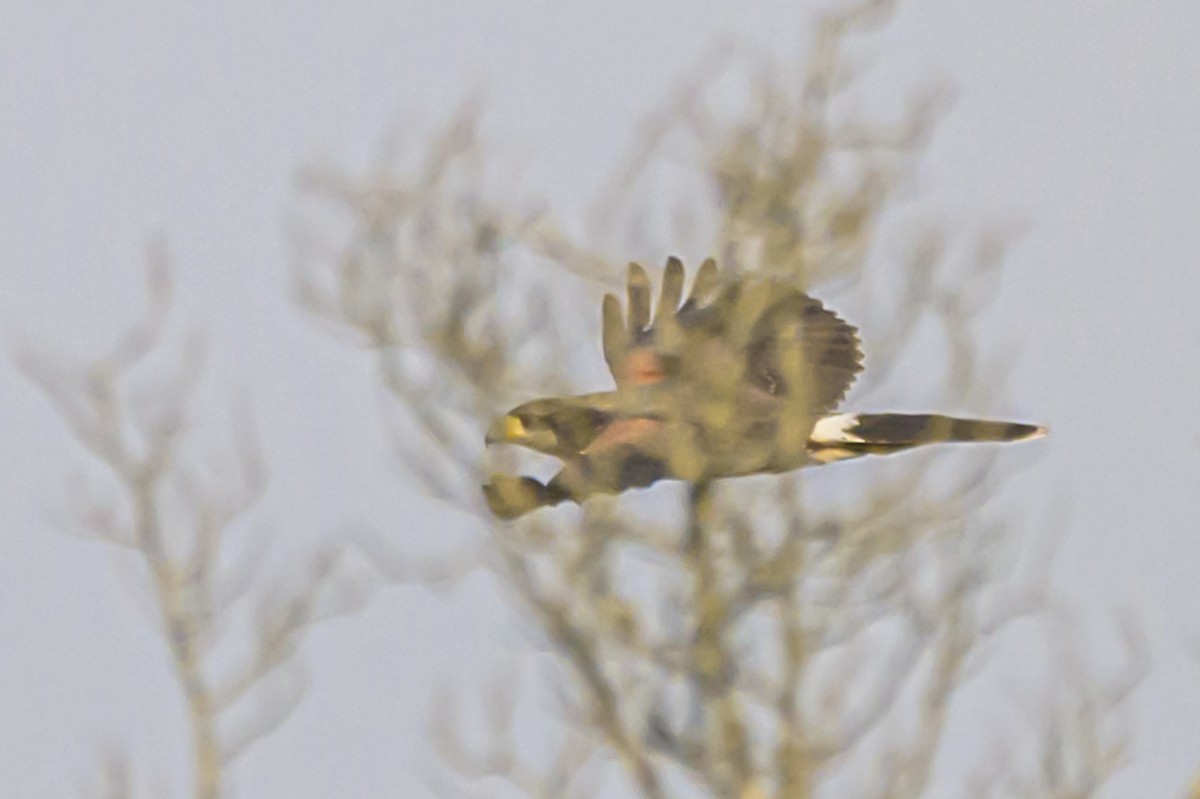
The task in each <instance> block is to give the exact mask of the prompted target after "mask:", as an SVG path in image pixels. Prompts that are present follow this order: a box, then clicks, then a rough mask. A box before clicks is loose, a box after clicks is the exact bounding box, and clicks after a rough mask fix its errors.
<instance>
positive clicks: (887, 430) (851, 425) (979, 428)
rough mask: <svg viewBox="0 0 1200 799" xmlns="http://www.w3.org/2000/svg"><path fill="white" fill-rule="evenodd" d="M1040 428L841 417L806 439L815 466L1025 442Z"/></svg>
mask: <svg viewBox="0 0 1200 799" xmlns="http://www.w3.org/2000/svg"><path fill="white" fill-rule="evenodd" d="M1046 432H1047V431H1046V428H1044V427H1039V426H1038V425H1032V424H1022V423H1020V422H995V421H989V420H985V419H957V418H955V417H953V416H939V415H937V414H931V413H842V414H837V415H835V416H826V417H825V418H823V419H821V420H820V421H819V422H817V424H816V427H814V428H813V432H812V435H811V436H810V437H809V442H808V449H809V454H810V456H811V457H812V458H813V459H814V460H816V461H818V462H820V463H831V462H833V461H839V460H845V459H847V458H857V457H859V456H860V455H886V454H888V453H891V452H901V451H903V450H906V449H912V448H913V447H920V446H923V445H925V444H939V443H944V442H969V441H1025V440H1026V439H1031V438H1041V437H1042V436H1044V435H1046Z"/></svg>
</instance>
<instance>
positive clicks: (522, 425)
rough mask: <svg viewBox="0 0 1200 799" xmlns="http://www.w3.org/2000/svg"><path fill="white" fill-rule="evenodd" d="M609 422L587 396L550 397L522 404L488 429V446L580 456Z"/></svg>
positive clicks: (562, 456) (557, 455)
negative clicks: (516, 446) (513, 445)
mask: <svg viewBox="0 0 1200 799" xmlns="http://www.w3.org/2000/svg"><path fill="white" fill-rule="evenodd" d="M608 421H609V415H608V414H607V413H605V412H603V411H601V410H600V409H598V408H596V407H595V406H594V405H593V404H591V403H589V402H588V400H587V398H586V397H546V398H543V399H536V400H532V401H531V402H526V403H524V404H523V405H518V406H517V407H515V408H513V409H512V410H511V411H509V412H508V413H506V414H504V416H502V417H500V418H498V419H496V421H494V422H493V423H492V425H491V427H489V428H488V430H487V435H486V437H485V439H484V440H485V442H486V443H487V444H516V445H518V446H522V447H525V448H527V449H531V450H534V451H536V452H542V453H545V454H547V455H554V456H555V457H558V458H571V457H574V456H577V455H579V453H580V452H582V451H583V449H584V448H585V447H587V445H588V444H590V443H591V442H592V441H593V440H594V439H595V438H596V436H597V435H598V434H599V432H600V431H601V430H602V429H603V428H604V426H605V425H606V424H607V423H608Z"/></svg>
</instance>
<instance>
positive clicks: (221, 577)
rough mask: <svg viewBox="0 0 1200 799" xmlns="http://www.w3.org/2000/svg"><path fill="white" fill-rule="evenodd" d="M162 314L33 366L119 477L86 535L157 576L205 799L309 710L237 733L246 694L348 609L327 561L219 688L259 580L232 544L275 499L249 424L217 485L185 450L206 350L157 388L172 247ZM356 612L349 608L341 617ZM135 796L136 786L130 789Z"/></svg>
mask: <svg viewBox="0 0 1200 799" xmlns="http://www.w3.org/2000/svg"><path fill="white" fill-rule="evenodd" d="M147 287H148V291H147V294H148V297H149V307H148V310H147V312H146V313H145V315H144V316H143V318H141V319H139V320H137V321H135V322H134V323H132V324H131V325H130V327H129V328H128V329H127V330H126V331H125V332H124V334H123V335H122V336H121V337H120V338H119V340H118V343H117V345H116V346H115V347H113V348H112V349H111V350H110V351H109V352H108V353H107V354H105V355H103V356H101V357H99V358H96V359H95V360H93V361H91V362H90V363H86V364H84V365H82V366H79V367H75V368H67V367H62V366H58V365H55V362H54V359H53V358H51V357H49V356H46V355H34V354H32V353H25V354H24V355H23V356H22V357H21V359H20V362H21V366H22V368H23V370H24V372H25V374H26V375H27V376H28V377H29V379H30V380H31V381H32V382H33V383H34V384H35V385H37V386H38V387H39V388H40V389H41V390H42V392H43V393H44V394H45V396H46V397H47V398H48V399H49V400H50V402H51V403H52V404H53V405H54V407H55V409H56V410H57V411H58V413H59V415H60V417H61V418H62V419H63V421H64V422H65V423H66V425H67V427H68V429H69V430H70V432H71V434H72V435H73V437H74V438H75V440H76V441H77V442H78V443H79V444H80V445H81V446H82V447H83V448H84V449H86V450H87V451H88V452H90V453H91V454H92V455H93V456H94V457H95V458H96V459H97V460H98V461H99V462H100V463H101V464H102V465H103V466H104V467H106V469H107V471H108V473H109V475H110V476H111V478H112V480H113V483H114V484H115V491H109V492H107V494H108V496H107V497H106V498H105V499H98V498H95V497H90V496H89V497H86V498H85V499H84V500H83V501H81V502H80V503H79V505H78V507H77V508H76V512H75V513H74V516H75V519H74V522H73V523H72V527H73V528H74V529H76V530H82V531H83V532H85V533H86V534H88V535H91V536H93V537H95V538H97V539H99V540H101V541H105V542H108V543H113V544H117V545H119V546H121V547H122V548H123V549H125V550H128V551H131V552H133V553H134V554H135V555H136V556H137V557H138V558H139V559H140V561H141V562H142V564H144V566H145V567H146V571H147V573H148V574H149V577H150V584H151V587H152V591H153V596H154V600H155V604H156V606H157V611H158V617H159V623H160V625H161V630H162V635H163V638H164V642H165V643H166V645H167V648H168V651H169V652H170V655H171V662H172V666H173V669H174V672H175V676H176V679H177V680H178V683H179V686H180V688H181V690H182V691H183V694H184V699H185V703H186V706H187V715H188V721H189V725H190V734H191V742H192V769H193V782H192V795H193V796H195V797H196V799H217V797H219V796H221V795H222V792H223V789H224V784H225V778H226V774H227V770H228V767H229V765H230V764H231V763H232V762H233V761H234V760H235V759H236V758H237V757H238V756H239V755H240V754H241V753H242V751H244V749H245V747H246V746H247V745H248V744H249V743H251V742H252V741H254V740H257V739H258V738H260V737H262V736H263V735H265V734H267V733H268V732H269V731H270V730H271V729H273V728H274V726H276V725H277V724H278V723H280V722H281V721H282V720H283V719H284V718H286V717H287V715H288V714H290V713H291V711H292V710H293V709H294V708H295V707H296V705H297V703H298V701H299V695H298V694H292V695H288V696H285V697H282V698H281V699H279V700H278V701H276V702H275V703H273V704H272V705H270V706H261V707H259V708H258V714H259V719H260V721H261V720H262V719H269V723H266V724H263V723H259V724H257V725H256V724H254V723H253V722H251V725H250V728H249V730H250V731H249V732H246V731H243V732H242V733H240V734H238V733H236V732H235V733H233V734H232V736H231V735H230V734H229V733H223V732H222V729H221V727H222V726H223V722H222V719H223V717H224V716H225V714H226V713H227V711H229V710H231V709H236V708H238V707H244V706H245V701H244V700H245V698H246V695H247V694H249V693H250V692H251V691H252V690H255V689H261V688H263V687H264V686H266V685H267V684H268V683H269V682H271V681H272V679H273V675H274V673H275V672H276V671H277V670H278V669H280V668H281V667H283V666H284V665H286V664H288V663H290V662H291V661H292V660H293V658H294V656H295V654H296V651H297V648H298V646H299V644H300V642H301V641H302V640H303V639H304V637H305V636H306V635H307V633H308V631H309V630H310V629H311V628H312V626H313V624H315V623H316V622H317V621H319V620H320V619H322V618H325V617H327V616H328V615H329V614H330V613H331V612H336V611H337V610H339V608H336V607H334V606H332V605H330V603H329V601H328V600H329V597H328V596H327V594H328V591H327V588H328V586H329V585H330V584H331V581H332V579H333V576H334V571H335V568H334V567H335V565H336V558H335V557H333V556H329V555H323V556H321V558H319V559H318V564H319V565H318V568H317V569H316V570H314V572H313V573H312V574H310V575H308V576H307V581H306V582H305V584H304V587H303V588H302V589H300V591H299V593H297V594H296V595H294V596H293V597H291V598H290V599H284V598H283V596H284V594H283V592H282V590H281V589H280V588H276V589H274V590H272V591H268V592H264V593H263V594H262V595H261V598H260V599H259V601H258V606H257V609H256V610H255V611H254V612H255V613H257V617H258V629H257V631H256V633H257V635H256V637H255V638H253V639H252V640H251V641H250V642H249V643H250V645H251V647H253V648H254V649H255V650H256V653H255V654H254V655H253V656H252V658H251V662H250V663H249V664H247V665H246V666H245V667H244V668H243V669H242V670H241V671H239V672H238V673H237V674H236V675H235V676H232V677H230V678H225V679H222V678H219V677H216V676H214V675H213V674H212V673H211V668H210V667H209V666H208V665H207V661H209V660H210V659H211V656H212V653H213V652H214V650H215V649H216V648H217V646H218V643H219V642H220V640H221V638H222V637H223V635H224V634H225V632H226V631H227V630H228V628H229V626H230V623H231V621H232V616H233V613H234V610H235V608H234V603H235V602H236V600H238V599H239V598H240V597H241V596H242V595H243V594H245V592H246V589H247V586H248V584H249V583H250V582H252V581H253V569H254V567H255V566H257V563H258V560H259V558H258V557H257V555H258V554H259V553H257V552H254V551H250V552H247V553H244V554H243V559H242V560H237V559H232V561H231V559H230V556H229V547H228V546H227V545H226V540H227V537H228V536H229V534H230V533H231V532H233V531H235V530H237V529H238V528H241V527H244V526H245V525H246V519H247V517H248V516H249V514H251V513H252V511H253V509H254V508H255V506H256V505H257V504H258V502H259V500H260V499H261V498H262V496H263V493H264V491H265V489H266V470H265V466H264V464H263V457H262V453H261V451H260V449H259V446H258V444H257V436H256V435H255V432H254V429H253V425H252V423H251V421H250V417H249V414H248V413H247V412H245V411H243V412H242V413H241V414H240V416H239V417H238V422H239V423H238V424H237V425H236V432H237V439H238V440H237V442H236V449H235V459H234V463H233V464H232V466H230V465H226V466H225V467H224V468H222V469H221V470H220V474H221V478H219V479H216V480H214V479H206V478H205V477H203V476H202V470H201V469H200V468H198V467H199V464H197V463H195V462H194V461H192V460H189V458H188V456H187V453H186V451H185V449H184V447H183V442H184V439H185V437H186V435H185V434H186V432H187V430H188V420H189V416H190V413H189V401H190V399H191V397H192V395H193V394H194V393H195V391H196V385H197V381H198V378H199V376H200V373H201V371H202V366H201V362H200V356H199V353H200V347H199V345H198V343H196V340H195V339H193V340H192V341H190V342H189V343H188V344H187V345H186V346H185V347H184V349H183V352H182V357H181V359H180V362H179V365H178V366H177V367H176V368H175V369H174V370H173V371H172V372H171V376H170V378H169V379H167V380H161V379H155V380H153V381H149V380H146V379H145V376H144V375H143V372H146V371H147V370H149V369H150V366H149V362H150V360H151V359H153V358H155V357H157V356H158V355H160V354H165V353H166V352H168V351H169V350H170V349H171V348H170V347H168V346H167V344H166V343H165V341H164V338H165V328H166V323H167V320H168V318H169V315H170V314H169V312H170V301H171V295H172V292H171V276H170V270H169V268H168V264H167V259H166V254H165V251H164V249H163V248H162V247H161V246H155V247H154V248H152V251H151V257H150V261H149V266H148V269H147ZM341 610H344V608H341ZM108 773H109V780H108V781H109V783H110V784H111V785H113V786H116V787H113V788H112V791H115V792H116V793H117V795H121V792H122V791H124V792H125V793H128V791H129V789H128V787H127V782H126V781H125V780H124V778H123V776H122V775H123V774H124V773H125V770H124V767H123V766H120V765H119V764H110V767H109V769H108ZM122 786H126V787H122Z"/></svg>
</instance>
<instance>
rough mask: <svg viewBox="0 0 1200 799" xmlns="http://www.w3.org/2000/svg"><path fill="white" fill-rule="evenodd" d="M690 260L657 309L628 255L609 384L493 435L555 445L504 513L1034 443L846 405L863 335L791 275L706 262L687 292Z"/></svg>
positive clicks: (1008, 431)
mask: <svg viewBox="0 0 1200 799" xmlns="http://www.w3.org/2000/svg"><path fill="white" fill-rule="evenodd" d="M684 280H685V275H684V268H683V264H682V262H681V261H679V259H677V258H670V259H669V260H668V261H667V265H666V268H665V270H664V272H663V278H662V287H661V289H660V294H659V299H658V303H657V307H656V308H654V309H653V315H651V310H652V309H651V294H652V290H651V283H650V279H649V277H648V276H647V274H646V271H645V269H643V268H642V267H641V266H640V265H638V264H630V266H629V273H628V279H627V281H626V283H627V286H626V288H627V301H626V308H625V309H624V310H622V308H621V303H620V301H619V300H618V299H617V298H616V297H615V296H614V295H612V294H609V295H607V296H605V298H604V302H603V305H602V330H603V333H602V343H603V350H604V358H605V361H606V362H607V364H608V368H609V371H610V372H611V373H612V376H613V379H614V381H615V383H616V387H615V389H614V390H612V391H605V392H599V393H593V394H582V395H578V396H571V397H547V398H543V399H535V400H533V401H531V402H526V403H524V404H522V405H518V406H517V407H516V408H513V409H512V410H511V411H509V412H508V413H507V414H505V415H504V416H503V417H501V418H499V419H497V420H496V421H495V422H494V423H493V424H492V425H491V426H490V428H489V429H488V431H487V435H486V439H485V440H486V443H487V444H489V445H490V444H499V443H508V444H517V445H520V446H523V447H526V448H529V449H532V450H535V451H537V452H541V453H545V454H548V455H553V456H555V457H557V458H559V459H561V460H562V461H563V467H562V469H561V471H559V473H558V474H557V475H555V476H554V477H553V478H552V479H551V480H550V481H549V482H547V483H542V482H541V481H539V480H536V479H535V478H532V477H516V476H511V475H493V476H492V479H491V482H489V483H488V484H487V485H486V486H484V494H485V496H486V498H487V501H488V505H489V507H490V508H491V510H492V512H493V513H494V514H496V515H497V516H499V517H501V518H513V517H516V516H520V515H522V514H524V513H527V512H529V511H532V510H534V509H536V508H539V507H544V506H548V505H554V504H557V503H560V502H563V501H568V500H569V501H574V502H582V501H584V500H585V499H587V498H589V497H592V496H596V495H600V494H616V493H620V492H622V491H625V490H627V489H630V488H638V487H644V486H648V485H650V484H652V483H654V482H656V481H658V480H664V479H677V480H688V481H694V482H697V481H707V480H713V479H717V478H723V477H736V476H742V475H750V474H761V473H781V472H788V471H791V470H793V469H798V468H801V467H804V466H813V465H820V464H827V463H832V462H834V461H840V460H847V459H850V458H857V457H860V456H862V455H870V454H875V455H883V454H888V453H892V452H900V451H903V450H907V449H912V448H913V447H918V446H922V445H925V444H934V443H941V442H971V441H997V442H999V441H1022V440H1026V439H1031V438H1038V437H1040V436H1043V435H1045V433H1046V430H1045V428H1043V427H1039V426H1037V425H1031V424H1022V423H1018V422H998V421H986V420H979V419H958V418H954V417H950V416H941V415H937V414H901V413H836V412H835V411H836V409H837V406H838V404H839V403H840V402H841V401H842V399H843V398H844V397H845V395H846V392H847V391H848V390H849V388H850V385H851V384H852V383H853V382H854V380H855V377H856V376H857V375H858V373H859V372H861V371H862V360H863V356H862V351H861V349H860V347H859V339H858V331H857V329H856V328H855V327H853V326H852V325H850V324H848V323H847V322H846V321H844V320H843V319H841V318H840V317H839V316H838V315H837V314H835V313H834V312H833V311H830V310H828V309H827V308H825V307H824V305H822V304H821V302H820V301H819V300H817V299H815V298H813V297H810V296H809V295H808V294H806V293H804V292H803V291H800V290H799V289H798V288H796V287H795V286H794V285H792V284H790V283H787V282H786V281H783V280H780V279H778V278H771V277H765V276H761V275H750V276H741V277H726V276H722V275H720V274H719V273H718V270H717V267H716V263H715V262H714V261H713V260H712V259H708V260H706V261H705V262H704V263H703V264H702V265H701V266H700V268H699V270H698V271H697V273H696V276H695V278H694V279H693V281H692V286H691V290H690V291H689V292H688V295H687V297H686V298H685V297H684V290H683V289H684Z"/></svg>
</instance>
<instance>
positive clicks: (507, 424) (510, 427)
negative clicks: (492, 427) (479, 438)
mask: <svg viewBox="0 0 1200 799" xmlns="http://www.w3.org/2000/svg"><path fill="white" fill-rule="evenodd" d="M524 435H525V425H523V424H521V420H520V419H518V418H517V417H515V416H505V417H504V437H505V438H507V439H514V438H522V437H524Z"/></svg>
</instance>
